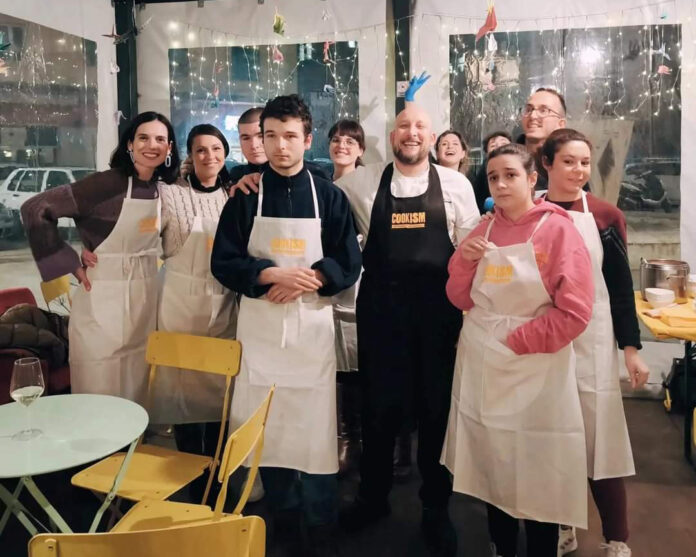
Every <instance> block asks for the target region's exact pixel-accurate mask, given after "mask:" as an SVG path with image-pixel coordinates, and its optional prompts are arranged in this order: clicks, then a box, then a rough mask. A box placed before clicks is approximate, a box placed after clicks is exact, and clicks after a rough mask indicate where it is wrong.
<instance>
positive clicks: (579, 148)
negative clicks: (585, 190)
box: [544, 141, 592, 199]
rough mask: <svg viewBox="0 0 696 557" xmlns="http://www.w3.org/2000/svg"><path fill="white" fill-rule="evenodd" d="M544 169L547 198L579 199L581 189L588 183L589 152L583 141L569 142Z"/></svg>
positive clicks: (589, 169) (589, 168)
mask: <svg viewBox="0 0 696 557" xmlns="http://www.w3.org/2000/svg"><path fill="white" fill-rule="evenodd" d="M544 167H545V168H546V170H547V172H548V174H549V197H551V198H553V199H556V198H558V197H563V198H565V197H568V196H570V197H573V196H575V197H576V198H579V196H580V195H581V193H580V191H581V190H582V187H583V186H584V185H585V184H586V183H587V182H588V181H589V179H590V173H591V171H592V166H591V151H590V147H589V145H587V143H585V142H584V141H569V142H568V143H564V144H563V145H561V148H560V149H559V150H558V151H556V154H555V155H554V157H553V163H552V164H551V165H549V164H546V161H544Z"/></svg>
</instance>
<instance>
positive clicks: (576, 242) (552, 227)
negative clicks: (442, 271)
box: [447, 200, 594, 354]
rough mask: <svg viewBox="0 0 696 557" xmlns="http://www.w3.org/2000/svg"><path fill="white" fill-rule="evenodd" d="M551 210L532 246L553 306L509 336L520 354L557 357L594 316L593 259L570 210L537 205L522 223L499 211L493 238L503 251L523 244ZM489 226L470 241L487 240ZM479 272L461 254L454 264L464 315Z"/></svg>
mask: <svg viewBox="0 0 696 557" xmlns="http://www.w3.org/2000/svg"><path fill="white" fill-rule="evenodd" d="M547 211H551V213H552V214H551V215H550V216H549V218H548V219H546V222H545V223H544V224H543V225H542V226H541V228H539V230H538V231H537V233H536V234H535V235H534V238H533V239H532V243H533V244H534V251H535V253H536V259H537V264H538V265H539V271H540V273H541V279H542V281H543V282H544V287H545V288H546V291H547V292H548V293H549V296H550V297H551V299H552V300H553V307H552V308H550V309H549V310H548V311H547V312H546V313H545V314H543V315H540V316H539V317H536V318H534V319H532V320H531V321H529V322H527V323H525V324H524V325H522V326H520V327H518V328H517V329H515V330H514V331H511V332H510V334H509V335H508V337H507V345H508V346H509V347H510V349H511V350H513V351H514V352H515V353H516V354H532V353H538V352H543V353H551V352H557V351H558V350H560V349H561V348H563V347H564V346H565V345H566V344H568V343H569V342H571V341H572V340H573V339H575V338H576V337H577V336H578V335H580V333H582V332H583V331H584V330H585V327H587V323H588V322H589V320H590V317H591V315H592V304H593V302H594V284H593V282H592V264H591V263H590V255H589V253H588V251H587V248H586V247H585V243H584V242H583V239H582V237H581V236H580V234H579V233H578V231H577V230H576V229H575V225H574V224H573V221H572V220H571V218H570V216H569V215H568V213H566V211H565V210H563V209H561V208H560V207H559V206H558V205H554V204H552V203H548V202H546V201H542V200H537V201H535V207H534V208H533V209H530V210H529V211H528V212H527V213H525V214H524V215H523V216H522V218H520V219H519V220H518V221H517V222H512V221H510V220H509V219H508V218H506V217H505V214H504V213H503V212H502V211H501V210H497V211H496V217H495V224H494V225H493V228H492V229H491V234H490V237H489V238H488V239H489V240H490V241H491V242H493V243H494V244H496V245H497V246H499V247H502V246H509V245H511V244H517V243H520V242H524V241H526V239H527V238H529V236H530V235H531V234H532V231H533V230H534V227H535V226H536V224H537V222H539V219H540V218H541V217H542V215H543V214H544V213H545V212H547ZM487 226H488V222H486V221H484V222H481V223H480V224H479V225H478V226H477V227H476V228H474V230H472V231H471V233H470V234H469V236H467V238H470V237H471V236H483V235H484V234H485V233H486V227H487ZM477 267H478V261H467V260H465V259H464V258H463V257H462V256H461V254H460V253H459V250H457V251H456V252H455V253H454V254H453V255H452V257H451V259H450V261H449V266H448V270H449V275H450V276H449V280H448V281H447V297H448V298H449V299H450V301H451V302H452V303H453V304H454V305H455V306H456V307H458V308H460V309H462V310H469V309H471V307H472V306H473V305H474V302H473V301H472V299H471V283H472V281H473V279H474V275H475V274H476V269H477Z"/></svg>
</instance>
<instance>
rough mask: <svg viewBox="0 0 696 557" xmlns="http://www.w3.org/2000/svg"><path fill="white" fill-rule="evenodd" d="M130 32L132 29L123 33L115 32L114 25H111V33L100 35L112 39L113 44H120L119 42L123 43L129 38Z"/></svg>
mask: <svg viewBox="0 0 696 557" xmlns="http://www.w3.org/2000/svg"><path fill="white" fill-rule="evenodd" d="M131 33H132V30H131V31H127V32H126V33H124V34H123V35H119V34H118V33H116V26H115V25H112V26H111V33H108V34H104V35H102V37H106V38H107V39H113V41H114V44H121V43H125V42H126V41H127V40H128V39H130V36H131Z"/></svg>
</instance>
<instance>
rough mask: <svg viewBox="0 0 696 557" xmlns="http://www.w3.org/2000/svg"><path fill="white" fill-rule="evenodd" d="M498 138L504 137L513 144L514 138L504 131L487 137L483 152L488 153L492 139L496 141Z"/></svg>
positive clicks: (495, 132) (492, 133) (484, 141)
mask: <svg viewBox="0 0 696 557" xmlns="http://www.w3.org/2000/svg"><path fill="white" fill-rule="evenodd" d="M496 137H504V138H505V139H507V140H508V141H509V142H510V143H512V136H511V135H510V134H509V133H508V132H506V131H502V130H498V131H494V132H491V133H489V134H488V135H487V136H486V137H484V138H483V152H484V153H488V144H489V143H490V142H491V139H495V138H496Z"/></svg>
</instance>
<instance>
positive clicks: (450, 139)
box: [436, 133, 466, 170]
mask: <svg viewBox="0 0 696 557" xmlns="http://www.w3.org/2000/svg"><path fill="white" fill-rule="evenodd" d="M436 154H437V164H439V165H442V166H446V167H447V168H452V169H454V170H458V169H459V165H460V163H461V162H462V160H463V159H464V157H466V151H465V150H464V147H463V146H462V142H461V141H460V140H459V138H458V137H457V136H456V135H455V134H453V133H448V134H447V135H445V136H443V137H441V138H440V142H439V143H438V144H437V153H436Z"/></svg>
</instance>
